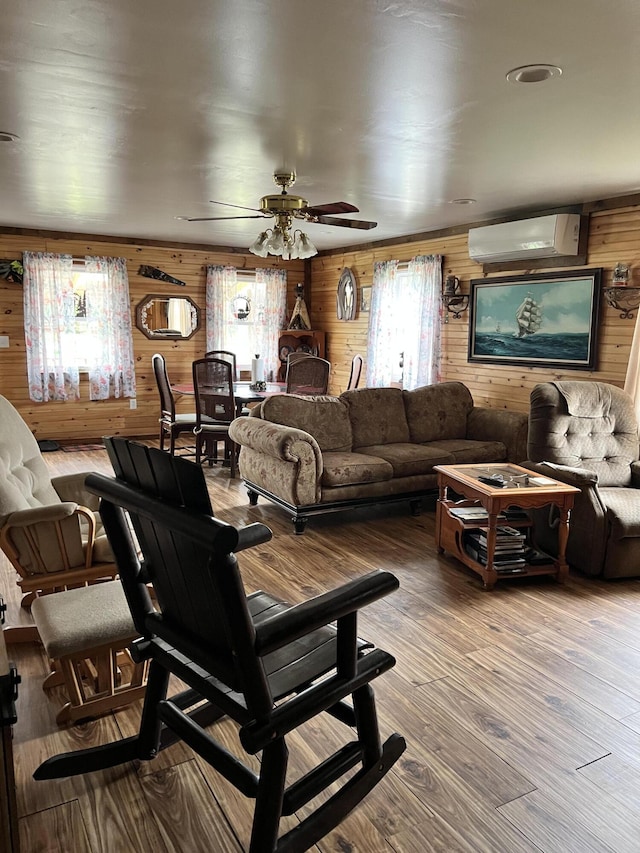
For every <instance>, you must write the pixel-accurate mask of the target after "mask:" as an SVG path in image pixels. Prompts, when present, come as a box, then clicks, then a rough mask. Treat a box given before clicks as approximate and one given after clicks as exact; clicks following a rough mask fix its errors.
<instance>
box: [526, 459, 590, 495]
mask: <svg viewBox="0 0 640 853" xmlns="http://www.w3.org/2000/svg"><path fill="white" fill-rule="evenodd" d="M522 467H523V468H528V469H529V470H530V471H535V472H536V473H538V474H540V475H541V476H542V477H552V478H553V479H554V480H560V482H561V483H566V484H567V485H568V486H576V488H578V489H584V488H586V487H589V486H597V485H598V475H597V474H596V472H595V471H590V470H589V469H588V468H572V467H570V466H569V465H558V464H557V463H556V462H530V461H528V460H527V461H526V462H523V463H522Z"/></svg>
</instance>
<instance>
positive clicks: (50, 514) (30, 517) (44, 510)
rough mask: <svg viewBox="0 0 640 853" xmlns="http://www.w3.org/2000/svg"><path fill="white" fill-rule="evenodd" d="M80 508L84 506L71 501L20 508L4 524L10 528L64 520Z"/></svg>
mask: <svg viewBox="0 0 640 853" xmlns="http://www.w3.org/2000/svg"><path fill="white" fill-rule="evenodd" d="M79 509H82V508H81V507H79V506H78V504H76V503H72V502H71V501H64V502H63V503H59V504H48V505H47V506H34V507H30V508H29V509H19V510H16V512H12V513H11V515H9V516H8V517H7V520H6V522H5V524H4V526H5V528H7V529H8V528H10V527H31V526H33V525H37V524H41V523H42V522H50V521H62V519H63V518H68V517H69V516H70V515H74V514H75V513H76V512H77V511H78V510H79ZM87 512H88V510H87Z"/></svg>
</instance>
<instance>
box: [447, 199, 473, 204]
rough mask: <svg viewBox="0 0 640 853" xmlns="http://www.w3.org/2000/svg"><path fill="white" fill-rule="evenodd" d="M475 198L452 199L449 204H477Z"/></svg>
mask: <svg viewBox="0 0 640 853" xmlns="http://www.w3.org/2000/svg"><path fill="white" fill-rule="evenodd" d="M475 203H476V199H475V198H452V199H451V201H450V202H449V204H475Z"/></svg>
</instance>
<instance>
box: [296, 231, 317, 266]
mask: <svg viewBox="0 0 640 853" xmlns="http://www.w3.org/2000/svg"><path fill="white" fill-rule="evenodd" d="M296 249H297V257H298V258H302V259H306V258H312V257H313V256H314V255H317V254H318V250H317V249H316V247H315V246H314V245H313V243H312V242H311V240H310V239H309V238H308V237H307V235H306V234H305V233H304V232H303V231H298V236H297V237H296Z"/></svg>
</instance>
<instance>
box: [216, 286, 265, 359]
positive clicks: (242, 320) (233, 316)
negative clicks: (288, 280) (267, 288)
mask: <svg viewBox="0 0 640 853" xmlns="http://www.w3.org/2000/svg"><path fill="white" fill-rule="evenodd" d="M260 290H263V289H262V288H260ZM227 299H228V300H229V302H230V304H229V319H228V321H227V327H226V329H225V341H224V347H223V349H226V350H230V351H231V352H234V353H235V354H236V366H237V368H238V370H250V369H251V359H252V358H253V357H254V356H255V354H256V353H255V347H256V343H255V342H256V340H257V339H258V334H257V327H260V326H263V325H264V316H265V305H264V299H263V298H261V295H260V292H259V289H258V288H257V287H256V275H255V272H238V274H237V280H236V284H235V286H234V287H231V288H230V289H229V292H228V295H227Z"/></svg>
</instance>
